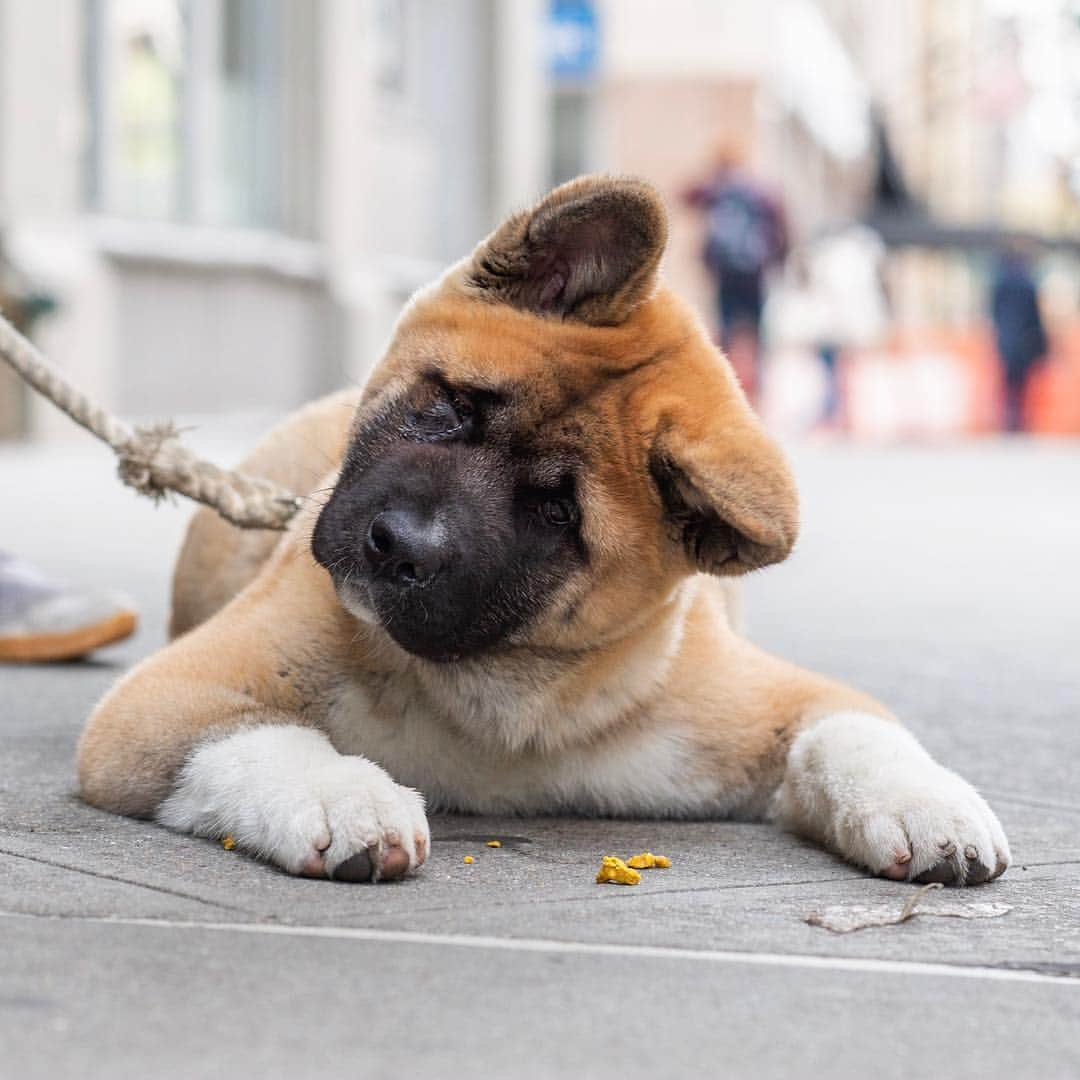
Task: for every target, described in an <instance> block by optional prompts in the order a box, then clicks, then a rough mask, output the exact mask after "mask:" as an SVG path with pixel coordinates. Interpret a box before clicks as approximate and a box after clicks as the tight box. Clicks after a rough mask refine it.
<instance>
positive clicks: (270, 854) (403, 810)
mask: <svg viewBox="0 0 1080 1080" xmlns="http://www.w3.org/2000/svg"><path fill="white" fill-rule="evenodd" d="M154 816H155V818H156V819H157V821H159V822H160V823H161V824H162V825H166V826H168V827H169V828H171V829H177V830H179V831H181V832H186V833H193V834H194V835H196V836H209V837H214V838H219V839H220V838H222V837H225V836H230V837H232V839H233V840H234V841H235V843H236V844H237V846H238V847H240V848H242V849H243V850H245V851H247V852H248V853H250V854H253V855H256V856H258V857H260V858H264V859H267V860H269V861H270V862H273V863H276V864H277V865H278V866H280V867H282V868H283V869H285V870H287V871H289V873H292V874H304V875H307V876H311V877H324V876H326V877H332V878H335V879H336V880H338V881H369V880H371V881H379V880H389V879H393V878H399V877H402V876H403V875H404V874H406V873H408V872H409V871H410V870H413V869H415V868H416V867H418V866H419V865H421V864H422V863H423V862H424V860H425V858H426V856H427V852H428V847H429V836H428V825H427V819H426V817H425V815H424V801H423V799H422V798H421V796H420V795H419V794H417V792H415V791H413V790H412V789H411V788H406V787H402V786H401V785H400V784H396V783H395V782H394V781H393V780H392V779H391V778H390V776H389V775H388V774H387V773H386V772H385V771H384V770H383V769H381V768H380V767H379V766H378V765H376V764H374V763H373V762H371V761H368V760H367V759H366V758H362V757H356V756H347V755H344V754H339V753H338V752H337V750H335V749H334V747H333V746H331V744H330V740H329V739H328V738H327V737H326V736H325V735H324V734H323V733H322V732H321V731H316V730H314V729H313V728H310V727H303V726H300V725H298V724H262V725H260V726H256V727H248V728H241V729H240V730H238V731H234V732H232V733H230V734H228V735H225V736H224V737H221V738H210V739H208V740H205V741H204V742H202V743H201V744H200V745H199V746H197V747H196V748H195V750H194V751H193V752H192V753H191V755H190V756H189V758H188V760H187V762H186V763H185V765H184V766H183V768H182V769H181V770H180V773H179V775H178V777H177V780H176V783H175V785H174V787H173V789H172V791H171V793H170V794H169V796H168V797H167V798H166V799H165V801H164V802H162V803H161V805H160V806H159V807H158V809H157V811H156V813H155V815H154Z"/></svg>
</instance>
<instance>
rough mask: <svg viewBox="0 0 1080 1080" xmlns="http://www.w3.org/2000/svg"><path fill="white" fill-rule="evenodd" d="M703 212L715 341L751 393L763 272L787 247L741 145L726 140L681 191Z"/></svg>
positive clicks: (772, 201)
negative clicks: (698, 178)
mask: <svg viewBox="0 0 1080 1080" xmlns="http://www.w3.org/2000/svg"><path fill="white" fill-rule="evenodd" d="M683 198H684V202H686V204H687V205H688V206H691V207H693V208H695V209H697V210H701V211H703V212H704V214H705V244H704V248H703V251H702V257H703V259H704V262H705V267H706V269H707V270H708V272H709V275H710V276H711V277H712V279H713V282H714V284H715V292H716V305H717V307H716V310H717V316H718V321H719V324H720V344H721V346H722V348H723V349H724V352H725V353H727V356H728V359H729V360H730V361H731V363H732V365H733V366H734V368H735V370H736V372H737V373H738V375H739V378H740V380H741V381H742V384H743V387H744V389H745V390H746V392H747V394H748V395H750V397H751V399H752V398H753V397H754V396H755V395H756V392H757V388H758V386H757V384H758V350H759V346H760V340H761V316H762V311H763V310H764V307H765V278H766V274H767V272H768V271H769V269H770V268H771V267H773V266H775V265H777V264H780V263H782V262H783V260H784V257H785V256H786V254H787V250H788V234H787V223H786V220H785V216H784V211H783V206H782V204H781V203H780V201H779V199H778V198H777V197H776V196H775V195H774V194H773V193H772V192H771V191H770V190H768V189H767V188H766V187H765V185H764V184H762V183H761V182H760V181H758V180H757V179H756V178H755V177H753V176H752V175H751V174H749V173H748V172H747V171H746V169H745V167H744V155H743V153H742V150H741V147H739V146H738V145H736V144H735V143H729V142H725V143H724V144H722V146H721V147H720V149H719V151H718V153H717V154H716V158H715V166H714V170H713V173H712V175H711V176H710V177H709V178H708V179H707V180H705V181H704V182H703V183H700V184H696V185H694V186H693V187H691V188H689V189H688V190H687V191H686V192H685V193H684V197H683Z"/></svg>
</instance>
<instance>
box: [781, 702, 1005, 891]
mask: <svg viewBox="0 0 1080 1080" xmlns="http://www.w3.org/2000/svg"><path fill="white" fill-rule="evenodd" d="M774 813H775V816H776V818H777V820H778V821H779V822H780V823H781V824H783V825H785V826H787V827H788V828H791V829H793V830H794V831H796V832H800V833H803V834H804V835H807V836H810V837H813V838H814V839H817V840H820V841H821V842H822V843H824V844H825V845H826V846H827V847H829V848H831V849H832V850H833V851H835V852H836V853H837V854H839V855H842V856H844V858H846V859H848V860H850V861H851V862H854V863H858V864H859V865H860V866H865V867H867V868H868V869H870V870H872V871H873V872H874V873H876V874H881V875H883V876H885V877H888V878H893V879H894V880H898V881H905V880H906V881H917V882H920V883H925V882H931V881H940V882H943V883H945V884H950V885H978V884H981V883H982V882H984V881H992V880H993V879H994V878H996V877H997V876H998V875H1000V874H1002V873H1004V871H1005V869H1006V868H1007V867H1008V865H1009V862H1010V859H1011V856H1010V854H1009V843H1008V841H1007V840H1006V839H1005V832H1004V830H1003V829H1002V827H1001V823H1000V822H999V821H998V819H997V817H996V816H995V814H994V812H993V811H992V810H991V809H990V807H989V806H987V804H986V802H985V800H984V799H983V798H982V796H981V795H979V793H978V792H977V791H976V790H975V789H974V788H973V787H972V786H971V785H970V784H969V783H967V781H965V780H962V779H961V778H960V777H959V776H957V775H956V774H955V773H953V772H950V771H949V770H948V769H945V768H943V767H942V766H941V765H939V764H938V763H937V762H936V761H934V759H933V758H932V757H930V755H929V754H928V753H927V752H926V751H925V750H924V749H923V748H922V747H921V746H920V745H919V744H918V743H917V742H916V741H915V739H914V738H913V737H912V736H911V735H910V734H909V733H908V732H907V731H905V730H904V729H903V728H902V727H900V726H899V725H898V724H894V723H891V722H889V721H887V720H883V719H881V718H879V717H875V716H871V715H868V714H864V713H836V714H834V715H832V716H828V717H826V718H824V719H823V720H820V721H819V722H817V723H816V724H814V725H812V726H811V727H810V728H808V729H807V730H805V731H803V732H801V733H800V734H799V735H798V736H797V737H796V739H795V741H794V742H793V743H792V746H791V750H790V752H789V754H788V765H787V772H786V774H785V776H784V781H783V783H782V784H781V786H780V789H779V791H778V792H777V796H776V802H775V805H774Z"/></svg>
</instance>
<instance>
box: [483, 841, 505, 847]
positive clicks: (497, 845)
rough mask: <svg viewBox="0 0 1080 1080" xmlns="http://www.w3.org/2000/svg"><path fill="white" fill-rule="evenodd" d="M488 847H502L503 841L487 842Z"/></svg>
mask: <svg viewBox="0 0 1080 1080" xmlns="http://www.w3.org/2000/svg"><path fill="white" fill-rule="evenodd" d="M487 846H488V847H502V841H501V840H489V841H488V842H487Z"/></svg>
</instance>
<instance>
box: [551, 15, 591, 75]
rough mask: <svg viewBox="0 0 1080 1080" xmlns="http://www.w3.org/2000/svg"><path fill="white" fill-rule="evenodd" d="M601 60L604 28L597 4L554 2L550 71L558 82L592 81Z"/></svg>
mask: <svg viewBox="0 0 1080 1080" xmlns="http://www.w3.org/2000/svg"><path fill="white" fill-rule="evenodd" d="M599 59H600V25H599V21H598V19H597V17H596V7H595V5H594V3H593V0H550V6H549V7H548V70H549V71H550V73H551V75H552V76H553V77H554V78H556V79H568V80H569V79H590V78H592V77H593V76H594V75H595V74H596V69H597V67H598V64H599Z"/></svg>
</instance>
